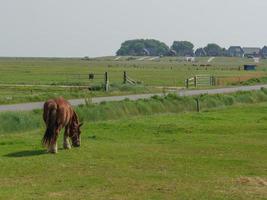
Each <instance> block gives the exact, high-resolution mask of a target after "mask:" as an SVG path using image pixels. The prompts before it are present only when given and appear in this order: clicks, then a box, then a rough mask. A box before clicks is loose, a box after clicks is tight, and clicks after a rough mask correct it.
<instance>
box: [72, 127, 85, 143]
mask: <svg viewBox="0 0 267 200" xmlns="http://www.w3.org/2000/svg"><path fill="white" fill-rule="evenodd" d="M82 125H83V123H74V124H73V126H72V128H71V130H70V138H71V142H72V145H73V146H74V147H80V146H81V126H82Z"/></svg>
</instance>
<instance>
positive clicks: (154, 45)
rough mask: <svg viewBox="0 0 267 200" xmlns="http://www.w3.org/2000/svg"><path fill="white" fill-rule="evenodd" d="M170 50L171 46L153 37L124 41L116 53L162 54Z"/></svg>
mask: <svg viewBox="0 0 267 200" xmlns="http://www.w3.org/2000/svg"><path fill="white" fill-rule="evenodd" d="M168 52H169V47H168V46H167V45H166V44H164V43H163V42H160V41H158V40H153V39H147V40H144V39H137V40H128V41H125V42H123V43H122V44H121V48H120V49H119V50H118V51H117V53H116V54H117V55H118V56H144V55H149V56H162V55H167V54H168Z"/></svg>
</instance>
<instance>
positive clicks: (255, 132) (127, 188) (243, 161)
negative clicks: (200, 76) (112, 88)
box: [0, 93, 267, 200]
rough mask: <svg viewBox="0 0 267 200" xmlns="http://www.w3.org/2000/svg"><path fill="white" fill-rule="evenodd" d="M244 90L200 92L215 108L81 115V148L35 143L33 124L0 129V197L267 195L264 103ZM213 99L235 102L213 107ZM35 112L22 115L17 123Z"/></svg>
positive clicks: (266, 110)
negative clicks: (51, 148) (50, 150)
mask: <svg viewBox="0 0 267 200" xmlns="http://www.w3.org/2000/svg"><path fill="white" fill-rule="evenodd" d="M243 94H244V95H240V94H239V95H236V97H232V98H230V97H228V98H226V99H228V100H226V99H224V98H223V97H222V96H221V97H220V98H219V96H217V97H216V96H215V97H214V98H213V99H211V100H210V101H207V99H208V97H203V98H204V99H203V102H202V105H204V103H205V102H206V104H207V106H206V107H208V106H209V107H210V108H212V107H213V109H208V108H206V109H204V108H203V112H201V113H196V112H185V113H184V111H183V112H181V113H162V114H159V113H158V115H150V114H151V113H149V112H147V113H146V112H145V113H140V115H138V117H137V116H136V117H135V116H134V115H132V116H130V115H125V116H121V117H118V118H117V120H107V119H109V118H106V119H105V120H103V119H95V120H93V119H92V120H89V121H88V120H87V119H84V121H85V122H86V123H85V126H84V127H83V133H82V147H81V148H79V149H72V150H70V151H64V150H60V151H59V153H58V154H57V155H49V154H46V153H45V150H44V149H43V148H42V147H41V137H42V134H43V132H44V130H43V128H42V126H40V124H38V123H37V124H35V125H33V124H32V127H31V128H30V129H29V130H27V129H24V130H21V131H20V132H19V131H17V132H13V133H12V134H11V132H12V131H11V130H5V132H3V131H1V134H0V166H1V167H0V180H1V181H0V199H97V200H101V199H103V200H106V199H116V200H117V199H127V200H131V199H136V200H137V199H138V200H139V199H153V200H157V199H158V200H159V199H160V200H161V199H168V200H169V199H203V200H204V199H205V200H206V199H224V200H225V199H229V200H230V199H231V200H232V199H252V200H253V199H255V200H256V199H257V200H258V199H266V198H267V192H266V191H267V168H266V163H267V134H266V130H267V123H266V121H267V118H266V115H267V103H266V102H265V103H256V104H246V103H252V102H253V98H252V97H254V100H255V99H256V96H257V97H258V99H260V98H259V97H260V96H262V95H264V94H261V95H259V94H257V95H256V94H251V93H243ZM245 94H246V95H245ZM169 98H171V97H169ZM172 98H174V97H172ZM249 98H251V99H250V101H249V100H248V99H249ZM218 99H221V100H220V101H221V102H222V100H223V101H225V102H228V105H235V106H232V107H228V106H227V105H225V106H226V107H225V106H223V107H222V106H219V105H218V106H219V107H218V106H217V107H218V108H216V103H215V102H216V101H217V102H219V100H218ZM229 99H232V101H231V100H229ZM156 100H157V101H162V100H160V99H156ZM156 100H155V99H154V100H152V102H146V103H145V105H147V104H150V105H155V101H156ZM261 100H262V101H266V100H264V98H263V96H262V98H261ZM168 101H169V103H168ZM168 101H167V100H166V102H164V105H169V106H170V102H172V101H174V100H173V99H172V100H170V99H169V100H168ZM188 101H189V102H190V100H188ZM188 101H185V102H188ZM208 102H209V103H208ZM229 102H230V103H229ZM231 102H235V104H233V103H231ZM241 102H243V104H240V103H241ZM141 103H142V102H140V103H139V104H141ZM244 103H245V104H244ZM254 103H255V102H254ZM99 106H100V107H101V106H104V107H105V106H107V105H106V104H104V105H99ZM123 106H124V110H127V111H128V113H130V112H132V111H131V109H127V108H130V107H131V106H129V105H123ZM214 108H215V109H214ZM219 108H220V109H219ZM221 108H224V109H221ZM79 109H84V110H85V111H84V113H88V111H86V108H82V107H81V108H79ZM92 109H93V108H92ZM98 110H101V109H100V108H98ZM95 111H96V110H95ZM99 112H100V113H101V111H99ZM79 113H80V115H82V114H83V112H82V111H81V110H79ZM39 114H41V113H40V112H39V111H34V112H31V113H22V114H21V115H23V116H24V115H28V117H27V116H26V117H25V116H24V117H25V118H24V122H23V123H22V124H27V120H26V119H27V118H29V117H30V116H32V118H31V122H28V123H30V124H31V123H33V122H34V121H36V122H37V121H38V118H39V117H40V115H39ZM5 115H6V117H5V118H4V119H7V116H8V113H6V114H5ZM9 115H11V114H9ZM89 115H90V114H89ZM35 118H36V119H35ZM19 119H21V118H20V117H18V118H15V119H13V118H12V117H11V119H9V120H10V121H12V120H17V121H19ZM21 120H22V119H21ZM28 121H29V119H28ZM25 126H26V125H25ZM60 140H61V141H60V145H61V143H62V136H61V138H60Z"/></svg>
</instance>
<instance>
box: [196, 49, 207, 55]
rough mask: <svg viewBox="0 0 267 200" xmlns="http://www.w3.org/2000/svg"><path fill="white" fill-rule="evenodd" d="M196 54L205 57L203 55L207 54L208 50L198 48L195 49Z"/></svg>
mask: <svg viewBox="0 0 267 200" xmlns="http://www.w3.org/2000/svg"><path fill="white" fill-rule="evenodd" d="M195 56H196V57H203V56H207V53H206V51H205V50H204V49H203V48H198V49H197V50H196V51H195Z"/></svg>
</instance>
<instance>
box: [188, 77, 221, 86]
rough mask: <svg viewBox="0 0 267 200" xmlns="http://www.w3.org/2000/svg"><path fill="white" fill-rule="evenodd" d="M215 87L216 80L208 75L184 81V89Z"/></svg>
mask: <svg viewBox="0 0 267 200" xmlns="http://www.w3.org/2000/svg"><path fill="white" fill-rule="evenodd" d="M214 85H216V78H215V77H214V76H210V75H197V76H194V77H191V78H188V79H186V80H185V86H186V88H190V87H194V88H198V87H205V86H206V87H207V86H214Z"/></svg>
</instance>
